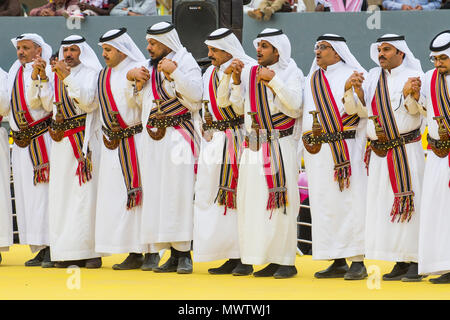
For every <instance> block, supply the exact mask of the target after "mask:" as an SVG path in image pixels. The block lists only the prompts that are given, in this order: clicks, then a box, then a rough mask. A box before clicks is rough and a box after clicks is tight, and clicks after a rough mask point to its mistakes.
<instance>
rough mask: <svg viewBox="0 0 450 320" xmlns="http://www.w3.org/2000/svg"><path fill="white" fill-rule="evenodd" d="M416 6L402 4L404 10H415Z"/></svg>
mask: <svg viewBox="0 0 450 320" xmlns="http://www.w3.org/2000/svg"><path fill="white" fill-rule="evenodd" d="M413 9H414V8H413V7H411V6H410V5H407V4H404V5H402V10H413Z"/></svg>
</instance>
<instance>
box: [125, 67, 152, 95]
mask: <svg viewBox="0 0 450 320" xmlns="http://www.w3.org/2000/svg"><path fill="white" fill-rule="evenodd" d="M127 79H128V80H129V81H134V82H135V85H136V91H141V90H142V88H143V87H144V85H145V83H146V82H147V81H148V80H150V72H149V71H148V70H147V68H146V67H144V66H142V67H140V68H134V69H131V70H130V71H128V72H127Z"/></svg>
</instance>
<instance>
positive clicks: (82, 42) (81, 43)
mask: <svg viewBox="0 0 450 320" xmlns="http://www.w3.org/2000/svg"><path fill="white" fill-rule="evenodd" d="M73 45H76V46H77V47H78V48H80V61H81V64H83V65H84V66H86V67H88V68H91V69H94V70H96V71H99V70H101V69H102V65H101V63H100V61H99V60H98V57H97V55H96V54H95V52H94V50H92V48H91V46H90V45H88V44H87V42H86V39H84V38H83V37H82V36H78V35H71V36H68V37H67V38H64V40H63V41H61V46H60V48H59V53H58V59H59V60H62V59H64V48H66V47H70V46H73Z"/></svg>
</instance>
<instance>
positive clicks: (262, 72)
mask: <svg viewBox="0 0 450 320" xmlns="http://www.w3.org/2000/svg"><path fill="white" fill-rule="evenodd" d="M273 77H275V71H273V70H270V69H268V68H266V67H262V68H261V69H259V70H258V72H257V73H256V81H257V82H263V83H264V84H265V85H266V86H267V85H268V83H269V82H270V80H272V79H273Z"/></svg>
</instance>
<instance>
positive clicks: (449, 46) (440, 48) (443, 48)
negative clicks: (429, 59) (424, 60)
mask: <svg viewBox="0 0 450 320" xmlns="http://www.w3.org/2000/svg"><path fill="white" fill-rule="evenodd" d="M444 33H448V34H450V30H445V31H442V32H440V33H438V34H437V35H436V36H435V37H434V38H433V40H431V43H430V50H431V51H434V52H438V51H444V50H445V49H447V48H450V41H449V42H448V43H447V44H444V45H443V46H440V47H435V46H433V42H434V40H436V38H437V37H439V36H440V35H441V34H444Z"/></svg>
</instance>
